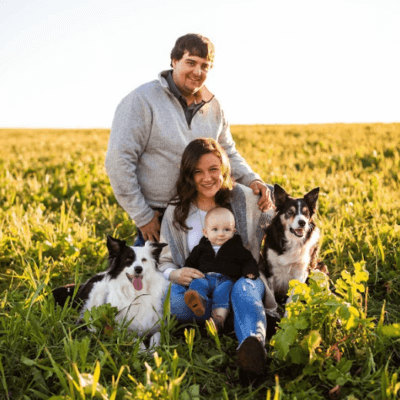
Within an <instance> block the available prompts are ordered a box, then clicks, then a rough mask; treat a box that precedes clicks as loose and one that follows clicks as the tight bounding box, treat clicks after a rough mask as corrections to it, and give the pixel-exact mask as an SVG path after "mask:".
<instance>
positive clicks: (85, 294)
mask: <svg viewBox="0 0 400 400" xmlns="http://www.w3.org/2000/svg"><path fill="white" fill-rule="evenodd" d="M165 246H167V244H165V243H152V242H149V241H147V242H146V244H145V246H144V247H131V246H127V245H126V242H125V241H124V240H119V239H114V238H112V237H111V236H107V247H108V253H109V257H108V260H109V268H108V269H107V270H106V271H104V272H101V273H99V274H97V275H95V276H93V277H92V278H90V279H89V280H88V281H87V282H86V283H84V284H83V285H81V286H80V287H79V289H78V291H77V294H76V297H75V299H74V305H80V306H81V319H82V318H83V315H84V313H85V311H86V310H90V309H91V308H92V307H96V306H101V305H102V304H107V303H108V304H111V306H113V307H116V308H117V309H118V311H119V312H118V314H117V315H116V317H115V320H116V321H117V322H122V323H124V322H128V323H129V329H130V330H132V331H135V332H137V333H138V335H139V336H144V335H146V336H150V347H152V346H153V345H158V344H159V342H160V336H161V335H160V333H159V332H158V331H159V328H160V327H159V324H158V321H159V319H160V318H162V315H163V306H162V298H163V296H164V294H165V292H166V290H167V287H168V284H169V282H168V281H167V280H166V279H165V277H164V275H163V274H162V273H161V272H159V271H158V270H157V263H158V260H159V256H160V253H161V251H162V249H163V247H165ZM67 292H68V293H67ZM73 292H74V290H73V289H72V290H71V287H68V286H67V287H65V288H58V289H55V290H54V291H53V295H54V297H55V299H56V302H57V303H59V304H62V303H63V302H65V299H64V298H63V299H61V301H59V299H60V295H61V296H65V295H67V296H68V295H69V296H72V293H73ZM141 347H142V348H145V347H144V345H142V346H141Z"/></svg>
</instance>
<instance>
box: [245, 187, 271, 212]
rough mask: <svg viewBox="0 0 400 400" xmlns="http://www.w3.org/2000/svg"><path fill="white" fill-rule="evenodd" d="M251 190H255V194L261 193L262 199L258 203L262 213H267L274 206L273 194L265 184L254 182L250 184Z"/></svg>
mask: <svg viewBox="0 0 400 400" xmlns="http://www.w3.org/2000/svg"><path fill="white" fill-rule="evenodd" d="M250 188H251V189H253V193H254V194H260V193H261V198H260V200H259V201H258V207H259V209H260V210H261V211H267V210H269V209H270V208H271V207H272V206H273V203H272V200H271V193H270V191H269V189H268V187H267V186H266V185H265V184H264V183H263V182H261V181H253V182H251V183H250Z"/></svg>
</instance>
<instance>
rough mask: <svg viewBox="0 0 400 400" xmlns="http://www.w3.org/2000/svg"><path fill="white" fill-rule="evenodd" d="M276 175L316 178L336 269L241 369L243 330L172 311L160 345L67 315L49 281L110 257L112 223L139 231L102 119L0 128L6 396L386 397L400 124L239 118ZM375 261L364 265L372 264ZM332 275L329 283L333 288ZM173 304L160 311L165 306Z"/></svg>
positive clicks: (0, 356) (0, 311)
mask: <svg viewBox="0 0 400 400" xmlns="http://www.w3.org/2000/svg"><path fill="white" fill-rule="evenodd" d="M232 133H233V136H234V138H235V140H236V143H237V147H238V149H239V150H240V152H241V154H242V155H243V156H244V157H245V158H246V160H247V161H248V162H249V164H250V165H251V166H252V167H253V169H254V170H255V171H257V172H259V173H260V175H261V177H262V178H263V179H264V180H265V181H266V182H269V183H279V184H280V185H281V186H283V187H284V188H285V189H286V190H287V191H288V192H289V193H292V194H294V195H303V194H304V193H305V192H306V191H309V190H311V189H312V188H314V187H316V186H319V187H320V188H321V193H320V199H319V211H318V224H319V226H320V227H321V229H322V233H323V240H322V249H321V259H322V260H323V261H324V262H325V263H326V265H327V266H328V268H329V270H330V277H329V278H330V280H328V279H324V278H322V277H321V276H319V275H316V276H314V278H313V279H312V280H311V285H310V287H305V286H304V285H297V286H295V290H296V293H297V301H296V302H294V303H293V304H292V306H291V308H290V310H289V317H288V319H286V320H283V321H282V323H281V325H280V328H279V330H278V333H277V334H276V335H275V337H273V339H272V341H271V343H269V344H268V345H267V350H268V355H269V357H268V364H269V366H268V375H267V377H266V379H265V382H264V384H262V385H261V386H259V387H258V388H256V389H254V388H251V387H249V388H247V387H245V388H242V387H241V386H240V385H239V378H238V370H237V356H236V351H235V349H236V346H237V343H236V338H235V337H234V336H233V335H222V336H220V337H218V336H216V335H213V333H212V332H211V333H210V334H209V335H204V332H203V331H202V330H201V329H200V328H199V327H197V326H187V327H186V330H183V329H182V328H181V327H180V326H179V325H178V324H177V323H176V321H175V320H174V319H170V318H169V317H168V315H166V316H167V321H166V322H165V324H164V325H163V328H162V345H161V346H160V347H159V348H158V349H157V354H155V355H151V354H147V353H141V352H140V351H139V346H138V342H137V341H135V340H134V339H135V338H134V335H133V334H131V333H129V332H128V331H127V330H126V329H125V328H121V329H114V330H112V329H105V328H106V327H113V326H114V321H113V313H114V310H113V309H111V308H110V307H108V306H106V307H103V309H101V310H98V312H97V313H96V325H97V326H98V327H99V329H98V331H97V333H88V332H87V331H86V330H84V329H81V328H80V327H78V326H77V325H76V320H77V317H78V314H77V312H76V311H75V310H73V309H71V308H70V307H65V308H64V309H61V308H59V307H58V308H57V309H55V307H54V302H53V299H52V296H51V290H52V289H53V288H55V287H57V286H60V285H64V284H66V283H71V282H78V283H79V282H82V281H84V280H85V279H86V278H87V277H89V276H90V275H92V274H94V273H96V272H99V271H102V270H104V269H105V267H106V256H107V255H106V246H105V237H106V235H107V234H111V235H113V236H116V237H119V238H123V239H126V240H127V241H128V243H129V244H132V243H133V239H134V235H135V226H134V224H133V223H132V222H131V221H130V219H129V217H128V216H127V215H126V214H125V213H124V212H123V210H122V209H121V208H120V207H119V206H118V204H117V203H116V200H115V198H114V196H113V192H112V190H111V187H110V185H109V181H108V178H107V175H106V173H105V168H104V157H105V152H106V149H107V142H108V135H109V131H107V130H22V129H19V130H7V129H2V130H0V167H1V168H0V203H1V207H0V279H1V280H0V290H1V292H0V293H1V295H0V399H20V398H22V399H48V398H50V397H52V396H54V398H59V399H81V398H92V397H98V398H104V399H122V398H126V399H167V398H170V399H184V400H185V399H274V400H277V399H298V400H300V399H330V398H332V399H337V398H339V399H395V398H398V397H397V396H398V395H399V393H400V390H399V388H400V377H398V373H399V372H400V325H399V322H400V308H399V304H400V273H399V272H400V200H399V199H400V181H399V176H400V124H369V125H366V124H354V125H345V124H329V125H302V126H295V125H290V126H275V125H274V126H261V125H259V126H233V127H232ZM366 272H368V274H366ZM333 286H335V294H333V293H332V292H331V291H330V289H329V288H332V287H333ZM167 311H168V310H166V314H167Z"/></svg>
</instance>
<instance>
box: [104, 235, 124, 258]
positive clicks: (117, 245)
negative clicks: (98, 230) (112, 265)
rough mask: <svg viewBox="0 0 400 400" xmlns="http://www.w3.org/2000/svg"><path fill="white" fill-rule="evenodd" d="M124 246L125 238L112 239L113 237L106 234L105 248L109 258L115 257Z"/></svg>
mask: <svg viewBox="0 0 400 400" xmlns="http://www.w3.org/2000/svg"><path fill="white" fill-rule="evenodd" d="M125 246H126V242H125V240H119V239H114V238H113V237H111V236H109V235H107V248H108V254H109V257H110V258H115V257H117V256H118V254H120V253H121V250H122V249H123V248H124V247H125Z"/></svg>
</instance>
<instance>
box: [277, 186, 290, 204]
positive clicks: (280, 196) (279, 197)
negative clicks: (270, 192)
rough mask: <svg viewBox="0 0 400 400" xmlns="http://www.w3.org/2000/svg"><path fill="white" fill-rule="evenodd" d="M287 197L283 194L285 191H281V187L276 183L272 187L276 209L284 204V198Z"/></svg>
mask: <svg viewBox="0 0 400 400" xmlns="http://www.w3.org/2000/svg"><path fill="white" fill-rule="evenodd" d="M287 197H288V194H287V193H286V192H285V189H283V188H282V187H281V186H279V185H278V184H277V183H275V185H274V203H275V205H276V208H279V207H281V206H283V205H284V204H285V201H286V198H287Z"/></svg>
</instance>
